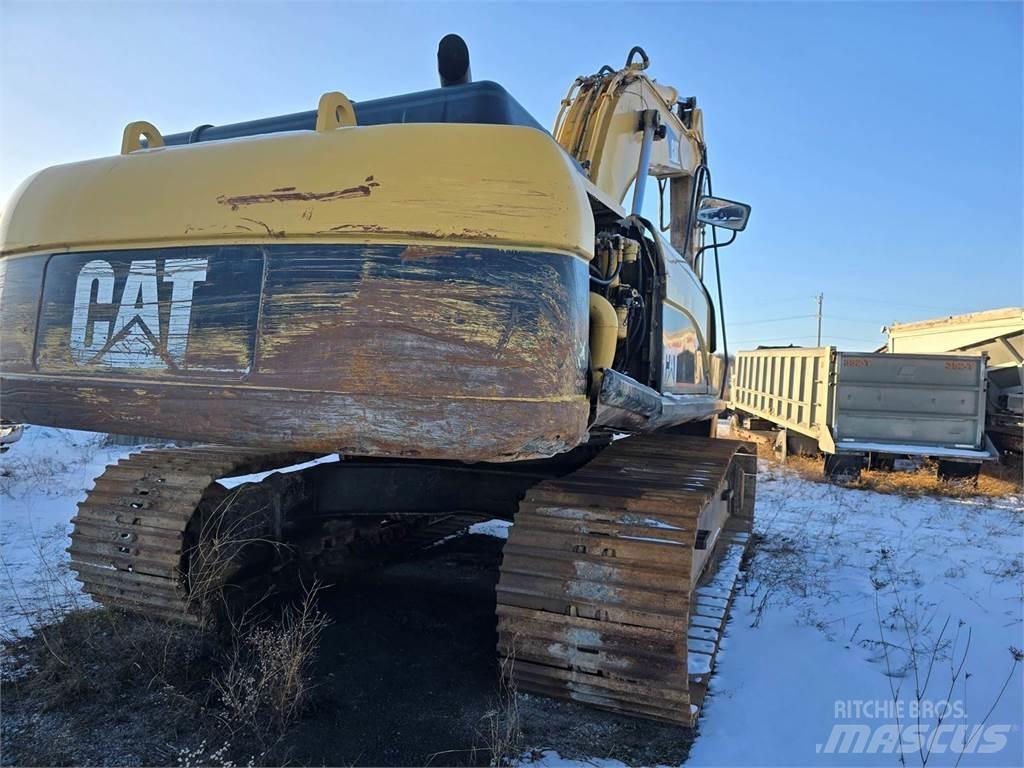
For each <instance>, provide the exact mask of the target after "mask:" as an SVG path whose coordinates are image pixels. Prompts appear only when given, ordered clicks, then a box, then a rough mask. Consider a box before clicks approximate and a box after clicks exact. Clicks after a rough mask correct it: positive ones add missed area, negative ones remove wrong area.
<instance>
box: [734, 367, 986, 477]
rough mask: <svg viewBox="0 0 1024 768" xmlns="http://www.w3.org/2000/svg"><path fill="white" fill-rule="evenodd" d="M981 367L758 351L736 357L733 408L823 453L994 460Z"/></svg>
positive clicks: (966, 460)
mask: <svg viewBox="0 0 1024 768" xmlns="http://www.w3.org/2000/svg"><path fill="white" fill-rule="evenodd" d="M986 386H987V378H986V361H985V357H984V356H983V355H980V354H975V355H967V354H964V355H911V354H885V353H862V352H838V351H836V349H835V348H834V347H819V348H812V349H797V348H787V349H759V350H754V351H749V352H740V353H739V354H737V356H736V373H735V375H734V376H733V378H732V390H731V391H732V403H731V406H732V408H733V409H734V410H736V411H738V412H741V413H745V414H749V415H751V416H755V417H759V418H761V419H765V420H767V421H769V422H772V423H773V424H775V425H777V426H779V427H782V428H783V429H785V430H788V431H789V432H792V433H795V434H796V435H802V436H804V437H806V438H811V439H812V440H813V441H815V442H816V443H817V447H818V449H819V450H821V451H822V452H823V453H826V454H860V455H863V454H874V453H881V454H887V455H917V456H932V457H935V458H939V459H942V460H953V461H957V462H969V463H977V462H981V461H984V460H987V459H992V458H995V451H994V449H993V448H992V447H991V444H990V443H988V441H987V438H986V437H985V390H986Z"/></svg>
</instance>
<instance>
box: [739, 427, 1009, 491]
mask: <svg viewBox="0 0 1024 768" xmlns="http://www.w3.org/2000/svg"><path fill="white" fill-rule="evenodd" d="M729 436H731V437H737V438H738V439H741V440H742V439H748V440H749V437H747V436H746V435H738V436H733V435H729ZM755 444H756V445H757V455H758V458H761V459H765V460H766V461H769V462H771V463H773V464H782V463H784V464H785V465H786V466H787V467H789V468H790V469H792V470H794V471H795V472H796V473H797V474H798V475H800V477H802V478H804V479H805V480H813V481H814V482H818V483H824V482H828V481H826V480H825V477H824V473H823V471H822V469H823V460H822V457H821V456H806V455H800V454H790V455H789V456H788V457H787V458H786V461H785V462H780V461H779V457H778V454H776V452H775V450H774V449H773V447H772V446H771V444H769V442H768V441H767V440H762V439H758V440H756V441H755ZM847 487H849V488H860V489H862V490H866V491H877V492H878V493H888V494H894V495H899V496H937V497H944V498H970V497H975V496H984V497H991V498H999V497H1004V496H1010V495H1014V494H1020V493H1024V472H1022V468H1021V463H1020V462H1019V461H1018V462H1016V463H1015V464H1011V465H1008V466H1004V465H1001V464H996V463H995V462H989V463H987V464H984V465H982V471H981V474H980V475H979V476H978V482H977V484H976V485H975V484H973V483H966V482H960V483H958V482H948V481H943V480H939V478H938V477H937V476H936V464H935V462H933V461H930V460H925V461H924V462H923V463H922V464H921V465H920V466H919V467H918V468H917V469H914V470H909V471H899V470H893V471H888V472H884V471H878V470H870V469H864V470H862V471H861V475H860V480H858V481H857V482H854V483H849V484H848V485H847Z"/></svg>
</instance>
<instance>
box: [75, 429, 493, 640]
mask: <svg viewBox="0 0 1024 768" xmlns="http://www.w3.org/2000/svg"><path fill="white" fill-rule="evenodd" d="M310 458H313V457H312V456H311V455H309V454H295V453H253V452H251V451H246V450H243V449H234V448H229V447H220V446H203V447H196V448H171V449H158V450H144V451H142V452H140V453H136V454H133V455H131V456H129V457H127V458H124V459H121V460H120V461H118V462H117V463H116V464H111V465H110V466H108V467H107V468H106V470H105V471H104V472H103V474H102V475H100V476H99V477H98V478H97V479H96V484H95V487H94V489H93V490H92V491H91V492H90V493H89V495H88V496H87V497H86V499H85V501H83V502H81V503H80V504H79V505H78V514H77V516H76V517H75V518H74V519H73V520H72V522H73V523H74V531H73V533H72V534H71V547H70V548H69V550H68V551H69V552H70V554H71V567H72V569H73V570H75V571H76V572H77V575H78V580H79V581H80V582H82V585H83V589H84V590H85V591H86V592H87V593H89V594H90V595H92V596H93V598H94V599H96V600H97V601H98V602H100V603H103V604H104V605H108V606H111V607H117V608H121V609H124V610H128V611H132V612H135V613H142V614H146V615H149V616H152V617H154V618H160V619H166V620H171V621H177V622H184V623H189V624H199V623H201V622H202V621H203V620H204V619H206V618H208V617H209V608H210V605H209V602H210V601H209V599H208V598H210V597H212V596H214V595H215V594H216V593H217V591H218V590H220V589H223V588H224V587H225V586H226V585H227V584H228V583H234V582H236V581H238V580H240V579H242V578H243V577H245V576H247V574H245V573H244V565H245V561H246V557H248V558H249V560H250V561H251V560H252V557H251V555H249V554H248V552H250V551H251V549H253V547H252V546H251V543H252V542H257V546H256V547H255V548H256V549H258V548H259V547H258V543H260V542H279V541H281V540H282V519H283V513H286V512H287V507H289V506H291V507H294V506H296V505H301V504H303V503H306V501H307V500H306V498H305V496H304V489H303V483H302V477H301V475H302V473H301V472H296V473H293V474H288V475H271V476H270V477H268V478H267V479H265V480H264V481H262V482H259V483H251V484H245V485H243V486H240V487H239V489H238V490H237V491H231V492H229V491H226V490H225V489H224V488H223V487H222V486H221V485H219V484H218V483H217V482H216V481H217V480H218V479H219V478H222V477H228V476H232V475H235V476H237V475H241V474H249V473H253V472H262V471H267V470H272V469H277V468H282V467H287V466H292V465H295V464H298V463H301V462H303V461H306V460H308V459H310ZM378 517H379V516H378ZM477 519H480V518H479V516H473V515H435V516H420V517H415V518H409V519H405V520H393V521H388V523H387V524H386V525H382V524H380V522H379V519H378V518H377V517H375V518H373V519H372V520H371V519H369V518H367V517H356V518H354V519H344V518H342V519H340V520H337V521H335V528H334V530H333V532H332V535H330V536H324V535H320V536H314V537H313V542H312V547H311V546H310V544H311V542H310V541H309V540H306V541H302V542H300V543H299V545H298V546H294V547H290V549H291V550H294V552H295V553H296V554H297V555H298V556H299V557H305V558H307V559H310V560H313V561H315V563H316V564H317V565H322V566H323V570H324V571H326V572H328V573H331V572H339V573H343V572H347V571H350V570H359V569H362V568H366V567H368V566H371V565H372V564H374V563H376V562H380V561H381V560H386V559H388V558H393V557H398V556H402V555H404V554H408V553H410V552H412V551H414V550H416V549H418V548H422V547H423V546H426V545H429V544H431V543H433V542H435V541H438V540H440V539H442V538H443V537H445V536H447V535H450V534H452V533H455V532H457V531H458V530H460V529H462V528H465V527H466V526H468V525H470V524H472V523H473V522H475V521H476V520H477ZM325 539H330V541H329V545H330V547H331V549H330V550H329V553H330V559H329V561H325V558H324V550H323V545H324V541H325ZM239 542H241V543H239ZM217 547H220V548H221V549H220V550H219V551H217V550H216V548H217ZM245 547H249V550H247V551H246V555H245V556H242V555H243V552H242V550H243V548H245ZM211 549H212V550H213V551H214V552H215V556H210V555H209V554H208V553H209V552H210V551H211ZM267 550H273V546H272V545H270V546H268V545H266V544H264V546H263V552H264V554H266V552H267ZM311 550H312V551H311ZM267 563H268V561H267V560H264V561H259V562H257V564H256V566H257V567H254V568H252V567H251V568H250V570H251V571H255V576H256V577H260V578H262V579H264V580H265V579H266V578H267V577H268V576H270V575H271V574H270V573H268V572H267V571H268V570H269V565H267ZM211 564H212V565H211ZM250 565H251V563H250ZM197 572H203V573H204V575H203V576H202V577H197ZM248 577H249V581H250V583H251V582H253V581H257V580H258V579H256V578H254V577H253V574H251V573H250V574H248Z"/></svg>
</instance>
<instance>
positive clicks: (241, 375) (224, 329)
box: [0, 244, 588, 460]
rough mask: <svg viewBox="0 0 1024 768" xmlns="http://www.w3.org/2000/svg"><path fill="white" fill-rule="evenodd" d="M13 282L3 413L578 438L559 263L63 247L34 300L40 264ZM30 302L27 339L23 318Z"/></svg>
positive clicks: (312, 248) (246, 431)
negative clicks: (16, 330)
mask: <svg viewBox="0 0 1024 768" xmlns="http://www.w3.org/2000/svg"><path fill="white" fill-rule="evenodd" d="M36 259H37V257H34V256H32V257H25V258H22V259H18V260H16V261H14V262H11V263H12V264H18V263H21V262H29V261H35V260H36ZM39 259H40V260H42V257H39ZM4 262H6V260H4ZM0 263H3V262H0ZM15 277H18V278H19V283H18V285H19V290H18V293H16V294H14V295H9V294H8V293H6V292H5V295H4V299H5V301H4V306H3V311H4V312H5V313H6V315H7V316H12V317H13V318H14V319H15V321H21V322H22V324H23V326H24V328H25V330H24V331H22V333H23V334H27V335H29V336H30V337H31V336H34V339H33V341H32V342H29V341H28V340H27V339H22V340H21V343H17V342H18V336H17V334H16V335H15V342H16V343H15V344H14V345H13V347H10V348H8V347H7V346H6V343H7V339H6V338H5V349H4V350H3V352H4V355H5V358H7V359H6V362H5V366H4V369H3V374H2V378H0V386H2V387H3V389H4V403H3V407H4V413H5V417H9V418H17V419H19V420H25V421H29V422H32V423H38V424H52V425H56V426H65V427H74V428H81V429H95V430H102V431H111V432H132V431H138V430H139V429H142V431H143V432H144V433H145V434H153V435H157V436H164V437H168V438H182V439H195V440H210V441H216V442H224V443H230V444H239V445H260V446H273V447H277V448H295V449H301V450H331V451H343V452H346V453H353V454H359V455H377V456H419V457H429V458H457V459H467V460H468V459H478V460H485V459H486V460H512V459H520V458H531V457H541V456H549V455H552V454H554V453H558V452H561V451H565V450H568V449H569V448H572V447H573V446H575V445H577V444H578V443H580V442H581V441H583V440H585V439H586V438H585V436H586V420H587V412H588V404H587V400H586V397H585V388H586V363H587V345H586V339H587V322H588V318H587V310H586V304H585V298H586V290H587V287H586V286H587V278H586V265H585V264H584V263H583V262H581V261H580V260H578V259H574V258H572V257H569V256H561V255H554V254H543V253H535V252H517V251H511V250H504V249H495V248H480V247H475V248H458V249H455V248H447V249H446V248H441V247H430V248H429V249H420V250H413V251H412V252H411V253H410V249H409V247H407V246H397V245H396V246H385V245H373V246H370V245H345V246H342V245H327V246H316V245H298V244H296V245H284V244H282V245H266V246H222V247H193V248H168V249H150V250H140V251H125V252H116V253H89V254H73V253H72V254H60V255H57V256H54V257H52V258H51V259H50V260H49V264H48V266H47V267H46V273H45V280H43V281H42V282H43V285H42V287H41V288H40V287H39V284H38V282H36V281H37V280H38V279H39V270H37V271H36V272H34V273H33V272H32V271H31V270H27V271H24V273H23V274H21V275H20V276H18V275H16V276H15ZM10 278H11V275H10V273H9V272H8V274H7V275H6V276H5V278H4V279H5V280H6V281H7V284H8V285H10ZM40 295H41V307H40V311H39V326H38V328H32V327H31V326H30V325H25V324H26V323H28V322H29V319H30V314H29V313H28V312H27V311H25V312H22V311H21V309H20V307H21V306H25V307H28V306H30V305H32V304H34V303H35V301H38V300H39V299H38V297H39V296H40ZM9 298H10V299H11V302H10V303H9V304H8V302H7V300H8V299H9ZM22 318H24V320H23V319H22ZM15 327H17V325H15ZM6 330H7V329H6V327H5V332H6ZM33 331H34V332H33ZM12 350H13V359H11V357H10V355H11V353H12ZM142 424H144V425H145V426H144V428H142V427H141V426H140V425H142Z"/></svg>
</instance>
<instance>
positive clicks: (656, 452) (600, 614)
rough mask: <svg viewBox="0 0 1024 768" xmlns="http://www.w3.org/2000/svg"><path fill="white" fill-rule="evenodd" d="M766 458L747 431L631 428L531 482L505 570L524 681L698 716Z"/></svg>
mask: <svg viewBox="0 0 1024 768" xmlns="http://www.w3.org/2000/svg"><path fill="white" fill-rule="evenodd" d="M754 462H755V458H754V456H753V455H752V447H749V446H747V445H746V444H744V443H739V442H734V441H729V440H713V439H705V438H693V437H680V436H674V435H651V436H643V437H633V438H628V439H625V440H620V441H617V442H615V443H614V444H613V445H611V446H610V447H609V448H607V449H606V450H605V451H604V452H603V453H601V454H600V455H599V456H598V457H597V458H596V459H594V460H593V461H591V462H590V463H588V464H587V465H585V466H584V467H583V468H581V469H579V470H577V471H575V472H573V473H571V474H570V475H567V476H565V477H562V478H560V479H556V480H548V481H545V482H543V483H541V484H539V485H537V486H535V487H534V488H533V489H532V490H530V491H529V492H528V493H527V495H526V498H525V500H524V501H523V502H522V504H521V505H520V508H519V512H518V513H517V515H516V518H515V525H514V526H513V527H512V529H511V533H510V536H509V540H508V543H507V545H506V547H505V551H504V559H503V562H502V566H501V577H500V581H499V583H498V608H497V612H498V633H499V652H500V653H501V654H502V655H503V656H504V657H505V658H506V662H505V664H506V666H505V669H506V674H509V675H510V676H511V677H512V679H513V680H514V681H515V683H516V685H517V687H518V688H519V689H520V690H525V691H533V692H537V693H542V694H548V695H552V696H558V697H562V698H569V699H573V700H576V701H580V702H583V703H586V704H590V705H593V706H597V707H601V708H604V709H610V710H613V711H616V712H621V713H626V714H630V715H634V716H642V717H648V718H653V719H658V720H665V721H669V722H674V723H680V724H683V725H691V724H692V723H693V722H694V720H695V718H696V715H697V712H698V711H699V706H700V702H701V701H702V700H703V694H704V690H705V687H706V681H707V676H708V674H709V673H710V671H711V667H712V666H713V664H714V656H715V654H716V652H717V647H718V640H719V637H720V632H721V627H722V624H723V623H724V621H725V616H726V613H727V610H728V607H729V603H730V600H731V596H732V591H733V587H734V584H735V581H736V574H737V571H738V567H739V560H740V556H741V555H742V552H743V548H744V547H745V546H746V542H747V539H748V538H749V531H750V527H751V522H752V515H753V498H754V487H753V484H754V478H755V471H756V464H755V463H754ZM718 564H721V566H722V567H721V568H718V569H716V565H718ZM695 590H696V591H695Z"/></svg>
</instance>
